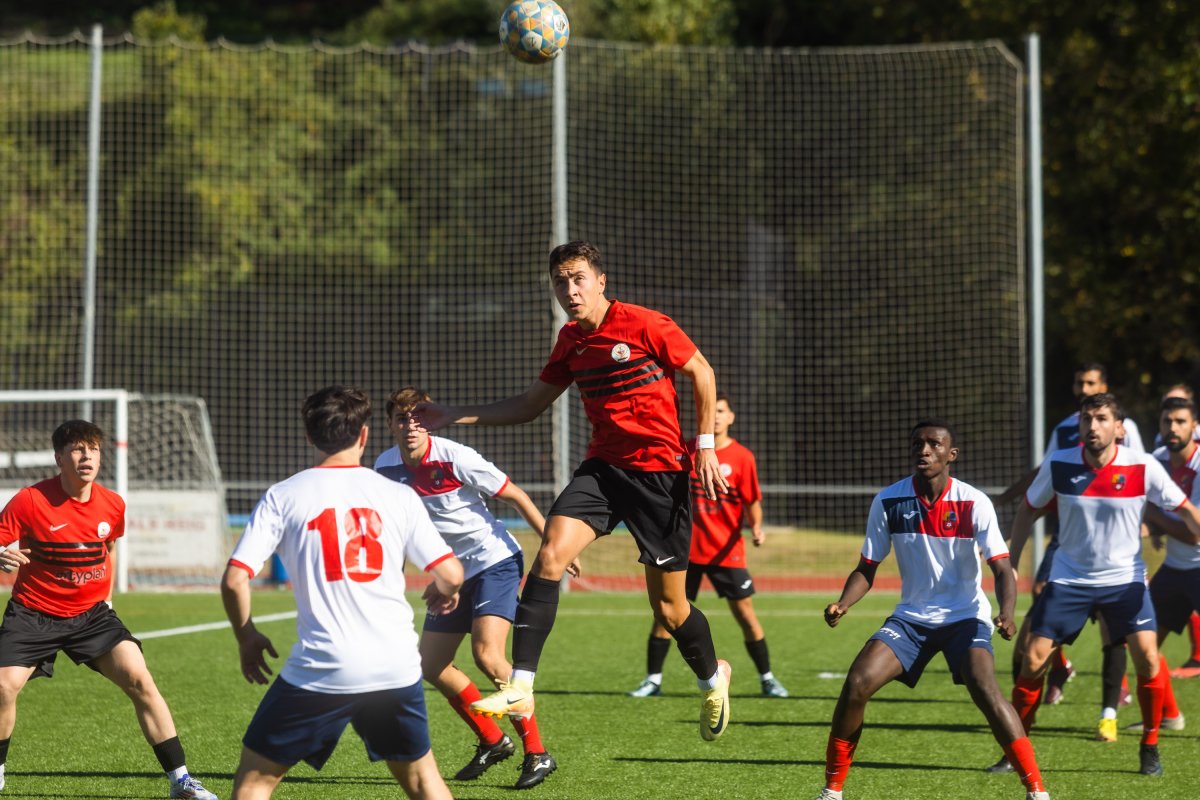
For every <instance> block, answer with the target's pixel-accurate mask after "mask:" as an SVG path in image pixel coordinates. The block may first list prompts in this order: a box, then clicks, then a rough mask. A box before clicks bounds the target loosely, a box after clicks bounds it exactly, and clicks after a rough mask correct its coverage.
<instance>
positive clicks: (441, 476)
mask: <svg viewBox="0 0 1200 800" xmlns="http://www.w3.org/2000/svg"><path fill="white" fill-rule="evenodd" d="M445 481H446V473H444V472H442V468H441V467H433V468H431V469H430V470H429V482H430V483H431V484H433V488H435V489H440V488H442V484H443V483H445Z"/></svg>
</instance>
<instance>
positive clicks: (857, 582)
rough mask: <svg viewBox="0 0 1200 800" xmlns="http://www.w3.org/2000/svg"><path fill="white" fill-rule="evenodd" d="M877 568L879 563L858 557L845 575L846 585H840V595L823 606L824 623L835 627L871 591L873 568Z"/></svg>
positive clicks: (873, 575)
mask: <svg viewBox="0 0 1200 800" xmlns="http://www.w3.org/2000/svg"><path fill="white" fill-rule="evenodd" d="M878 568H879V565H878V564H876V563H875V562H873V561H868V560H867V559H865V558H862V557H859V559H858V566H857V567H855V568H854V571H853V572H851V573H850V574H849V575H848V576H847V577H846V585H845V586H843V587H842V596H841V597H839V598H838V601H837V602H836V603H830V604H829V605H827V606H826V607H825V624H826V625H828V626H829V627H831V628H836V627H837V624H838V623H839V622H841V620H842V617H844V616H846V612H848V611H849V610H850V607H851V606H852V605H854V604H855V603H857V602H858V601H859V600H862V599H863V597H865V596H866V594H867V592H869V591H871V586H872V585H873V584H874V583H875V570H877V569H878Z"/></svg>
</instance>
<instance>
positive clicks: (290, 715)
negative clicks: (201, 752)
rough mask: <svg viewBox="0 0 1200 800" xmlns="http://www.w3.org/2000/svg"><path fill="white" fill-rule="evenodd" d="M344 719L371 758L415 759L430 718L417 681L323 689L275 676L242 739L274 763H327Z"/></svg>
mask: <svg viewBox="0 0 1200 800" xmlns="http://www.w3.org/2000/svg"><path fill="white" fill-rule="evenodd" d="M346 723H350V724H351V725H353V726H354V731H355V732H356V733H357V734H358V735H359V737H361V738H362V740H363V744H365V745H366V746H367V756H368V757H369V758H370V759H371V760H372V761H379V760H381V759H386V760H387V761H416V760H417V759H418V758H421V757H422V756H424V755H425V754H426V753H428V752H429V719H428V718H427V717H426V715H425V693H424V692H423V691H422V690H421V682H420V681H417V682H416V683H414V684H413V685H412V686H405V687H404V688H402V689H382V690H380V691H377V692H363V693H361V694H323V693H321V692H313V691H309V690H308V689H300V688H298V687H295V686H293V685H291V684H290V683H288V682H287V681H285V680H283V679H282V678H276V679H275V682H274V683H272V684H271V688H270V689H268V690H267V693H266V694H265V695H263V699H262V702H261V703H259V704H258V710H257V711H255V712H254V719H252V720H250V727H248V728H247V729H246V735H245V736H243V737H242V744H244V745H245V746H246V747H247V748H249V749H251V750H253V751H254V752H256V753H258V754H259V755H261V756H264V757H265V758H269V759H270V760H272V761H274V762H275V763H277V764H283V765H284V766H285V767H290V766H292V765H293V764H295V763H296V762H297V761H305V762H307V763H308V765H309V766H311V767H312V768H313V769H320V768H321V767H323V766H325V762H326V761H328V760H329V756H331V755H333V748H334V747H336V746H337V743H338V739H339V738H341V735H342V731H344V730H345V729H346Z"/></svg>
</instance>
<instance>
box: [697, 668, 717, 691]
mask: <svg viewBox="0 0 1200 800" xmlns="http://www.w3.org/2000/svg"><path fill="white" fill-rule="evenodd" d="M720 677H721V670H717V671H716V672H714V673H713V674H712V677H711V678H709V679H708V680H704V679H702V678H697V679H696V685H697V686H699V687H700V688H701V689H715V688H717V679H718V678H720Z"/></svg>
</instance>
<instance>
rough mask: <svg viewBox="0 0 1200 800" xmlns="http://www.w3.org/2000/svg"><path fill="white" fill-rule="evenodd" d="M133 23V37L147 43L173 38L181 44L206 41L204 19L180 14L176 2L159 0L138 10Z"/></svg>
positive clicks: (196, 15)
mask: <svg viewBox="0 0 1200 800" xmlns="http://www.w3.org/2000/svg"><path fill="white" fill-rule="evenodd" d="M132 23H133V25H132V30H133V35H134V36H136V37H138V38H139V39H144V40H145V41H150V42H157V41H161V40H163V39H167V38H170V37H172V36H174V37H175V38H176V39H178V40H179V41H181V42H203V41H204V26H205V20H204V17H203V16H201V15H199V14H181V13H179V11H178V10H176V8H175V0H159V2H157V3H155V4H154V5H152V6H147V7H145V8H142V9H140V10H138V11H137V12H136V13H134V15H133V20H132Z"/></svg>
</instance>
